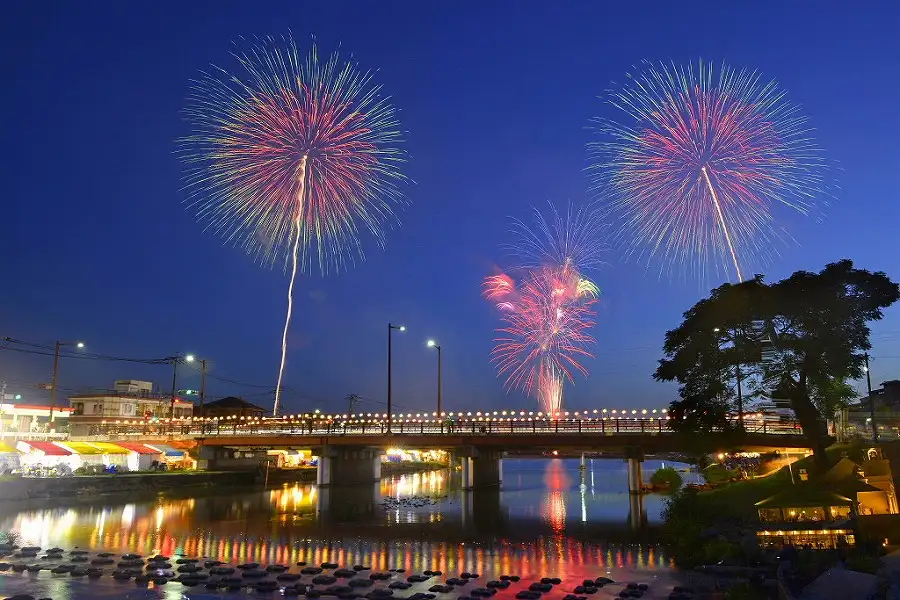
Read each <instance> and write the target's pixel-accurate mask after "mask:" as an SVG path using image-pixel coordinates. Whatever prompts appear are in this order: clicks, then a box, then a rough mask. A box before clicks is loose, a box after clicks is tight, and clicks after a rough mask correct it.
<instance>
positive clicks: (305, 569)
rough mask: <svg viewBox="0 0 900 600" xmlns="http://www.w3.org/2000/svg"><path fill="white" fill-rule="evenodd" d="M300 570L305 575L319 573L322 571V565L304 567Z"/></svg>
mask: <svg viewBox="0 0 900 600" xmlns="http://www.w3.org/2000/svg"><path fill="white" fill-rule="evenodd" d="M300 572H301V573H302V574H304V575H318V574H319V573H321V572H322V567H303V568H302V569H301V570H300Z"/></svg>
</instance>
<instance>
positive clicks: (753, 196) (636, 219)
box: [589, 62, 829, 280]
mask: <svg viewBox="0 0 900 600" xmlns="http://www.w3.org/2000/svg"><path fill="white" fill-rule="evenodd" d="M608 102H609V104H611V105H612V106H613V107H614V108H615V109H616V111H617V112H618V113H619V117H618V118H616V119H605V118H601V119H596V120H595V122H594V123H595V125H596V129H597V131H598V133H599V134H600V135H601V139H600V140H599V141H597V142H594V143H591V144H590V145H589V154H590V156H591V165H590V167H589V172H590V173H591V176H592V178H593V181H594V184H595V185H596V187H597V188H603V190H604V192H605V193H609V194H611V196H612V202H611V209H612V211H613V212H614V213H615V214H617V215H618V216H619V217H620V218H621V219H622V220H624V222H625V224H626V225H627V227H626V230H628V231H629V232H630V233H631V234H632V238H631V239H632V243H633V244H634V245H633V246H632V248H631V251H632V252H635V251H638V252H640V253H642V252H643V251H639V250H638V249H639V248H645V249H646V251H647V252H648V253H649V254H650V255H651V256H655V257H657V258H661V259H662V260H663V263H664V264H666V265H668V264H673V263H675V264H682V265H687V266H690V267H693V268H695V269H696V270H697V271H698V272H700V273H701V274H703V275H705V273H706V272H707V271H708V270H715V271H721V270H722V269H723V268H724V269H725V270H726V271H727V270H732V269H733V271H734V274H735V276H736V278H737V279H738V280H742V278H743V274H744V270H743V269H742V265H743V264H745V263H748V262H751V261H754V260H756V261H760V262H766V261H767V260H768V259H769V257H770V255H771V253H772V252H773V251H774V250H775V249H776V247H777V246H778V245H780V244H782V243H783V242H784V241H785V240H786V239H789V236H788V235H787V233H786V232H785V231H784V229H783V228H782V227H781V226H779V225H778V222H777V214H776V212H777V210H780V209H786V210H787V212H795V213H800V214H804V215H805V214H808V213H810V212H814V211H815V210H816V209H817V208H818V207H819V206H821V204H822V203H823V201H824V199H825V198H826V197H827V195H828V194H827V191H826V190H827V189H828V187H829V186H828V185H827V184H826V172H827V169H826V168H825V167H826V163H825V160H824V158H823V157H822V153H821V151H820V149H819V148H818V146H817V145H816V143H815V142H814V141H813V139H812V138H811V137H810V130H809V127H808V125H807V120H806V118H805V117H804V116H803V114H802V113H801V111H800V108H799V107H798V106H797V105H794V104H791V103H789V102H787V101H786V97H785V93H784V92H783V91H781V90H780V89H779V88H778V87H777V86H776V85H775V83H774V82H768V83H766V82H764V81H763V80H762V79H761V76H760V75H759V73H757V72H752V71H746V70H741V71H737V70H734V69H732V68H730V67H728V66H727V65H722V66H721V67H720V68H718V69H716V68H715V67H714V66H713V65H712V64H705V63H702V62H700V63H698V64H697V65H689V66H687V67H686V68H685V67H680V66H676V65H671V66H668V65H665V64H658V65H654V64H650V63H645V64H644V65H643V68H642V69H641V70H639V71H638V72H637V73H635V74H633V75H629V80H628V83H626V84H625V85H624V86H622V87H620V88H618V89H617V90H614V91H611V92H609V94H608Z"/></svg>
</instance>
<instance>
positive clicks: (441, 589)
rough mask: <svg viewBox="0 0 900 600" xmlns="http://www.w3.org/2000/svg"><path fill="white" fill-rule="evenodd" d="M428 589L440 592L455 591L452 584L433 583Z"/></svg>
mask: <svg viewBox="0 0 900 600" xmlns="http://www.w3.org/2000/svg"><path fill="white" fill-rule="evenodd" d="M428 591H429V592H435V593H438V594H449V593H450V592H452V591H453V586H452V585H433V586H431V587H430V588H428Z"/></svg>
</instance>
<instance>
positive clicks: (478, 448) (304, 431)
mask: <svg viewBox="0 0 900 600" xmlns="http://www.w3.org/2000/svg"><path fill="white" fill-rule="evenodd" d="M668 423H669V416H668V414H667V413H666V411H665V410H659V411H658V410H636V409H634V410H630V411H627V410H623V411H617V410H612V411H609V410H608V409H604V410H593V411H579V412H575V413H568V412H566V413H557V414H552V415H550V414H543V413H534V412H526V411H493V412H483V413H482V412H475V413H474V414H473V413H471V412H466V413H461V412H460V413H443V414H442V416H441V417H440V418H439V417H438V415H437V414H436V413H431V414H421V413H419V414H416V415H413V414H411V413H410V414H405V415H404V414H399V415H393V416H392V417H391V418H388V416H387V415H386V414H384V415H382V414H371V413H367V414H350V415H340V414H335V415H326V414H321V413H318V412H315V413H307V414H302V415H284V416H282V417H242V416H237V415H234V416H227V417H206V418H204V417H192V418H185V419H162V420H153V421H148V420H140V419H136V420H108V421H103V422H101V423H100V424H98V425H96V426H94V427H93V428H92V429H91V431H90V432H89V435H87V436H78V437H76V436H72V439H73V440H74V439H82V440H86V441H91V440H94V441H96V440H102V441H113V442H115V441H126V440H127V441H130V442H142V441H143V442H149V443H153V442H165V441H167V440H179V441H189V442H192V443H194V444H195V445H196V450H197V454H198V456H199V459H200V460H201V461H202V462H203V464H205V465H206V466H208V468H237V467H239V466H241V465H244V466H252V465H259V463H260V461H261V460H264V458H265V452H266V451H268V450H273V449H304V450H307V449H308V450H311V451H312V453H313V454H315V455H316V456H318V457H319V461H318V472H317V483H318V484H319V485H323V486H324V485H330V484H339V483H346V484H351V483H363V482H371V481H373V480H375V479H379V478H380V475H381V456H382V454H383V452H384V451H385V450H386V449H388V448H398V447H399V448H416V449H443V450H447V451H449V452H451V455H452V456H454V458H455V459H459V460H461V461H462V468H463V485H464V487H466V488H476V487H491V486H497V485H499V482H500V480H501V478H502V458H503V455H504V453H506V452H515V453H516V454H518V455H522V454H523V453H534V454H537V455H541V454H549V453H551V452H553V451H556V452H562V453H564V454H566V455H571V454H572V453H591V454H594V455H600V456H603V457H619V458H623V459H625V460H627V461H628V465H629V468H628V472H629V489H630V491H639V489H640V482H641V463H642V462H643V460H644V457H645V456H646V455H648V454H650V455H652V454H660V453H670V454H671V453H678V452H682V451H685V450H686V448H685V447H684V446H685V438H684V436H682V435H679V434H677V433H674V432H673V431H672V430H671V429H670V428H669V427H668ZM808 447H809V446H808V442H807V441H806V440H805V438H804V437H803V431H802V429H801V428H800V426H799V424H798V423H796V422H795V421H791V420H786V419H783V418H779V417H775V416H772V415H765V414H762V413H752V414H747V415H744V421H743V431H742V432H740V433H739V434H738V435H730V436H728V437H727V438H726V437H722V436H716V435H710V436H706V437H704V438H702V439H695V440H692V447H691V448H690V450H692V451H696V450H697V449H698V448H702V449H703V450H704V451H707V452H715V451H731V450H737V449H740V450H744V451H757V452H771V451H783V450H796V449H808Z"/></svg>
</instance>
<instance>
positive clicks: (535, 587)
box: [528, 583, 553, 593]
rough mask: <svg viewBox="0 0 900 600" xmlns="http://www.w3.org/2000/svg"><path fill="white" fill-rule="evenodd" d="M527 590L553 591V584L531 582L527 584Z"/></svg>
mask: <svg viewBox="0 0 900 600" xmlns="http://www.w3.org/2000/svg"><path fill="white" fill-rule="evenodd" d="M528 591H529V592H541V593H544V592H550V591H553V586H552V585H550V584H549V583H532V584H531V585H529V586H528Z"/></svg>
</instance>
